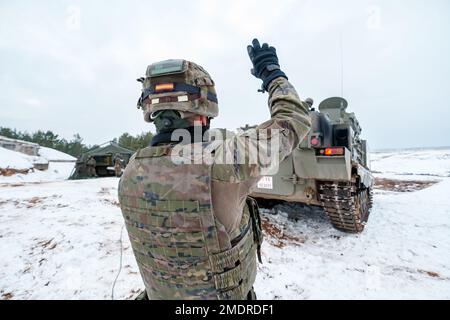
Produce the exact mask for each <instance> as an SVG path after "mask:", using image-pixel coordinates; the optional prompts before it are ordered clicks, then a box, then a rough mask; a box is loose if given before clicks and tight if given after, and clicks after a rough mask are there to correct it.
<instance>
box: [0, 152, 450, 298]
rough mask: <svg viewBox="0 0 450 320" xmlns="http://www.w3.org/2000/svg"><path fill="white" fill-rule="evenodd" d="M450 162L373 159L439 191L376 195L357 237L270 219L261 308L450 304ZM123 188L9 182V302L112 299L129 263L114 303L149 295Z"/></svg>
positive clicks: (2, 202) (398, 155)
mask: <svg viewBox="0 0 450 320" xmlns="http://www.w3.org/2000/svg"><path fill="white" fill-rule="evenodd" d="M449 155H450V149H441V150H420V151H401V152H384V153H375V154H373V155H372V161H373V163H372V165H373V169H374V170H376V171H377V172H378V173H377V176H378V177H379V178H387V179H391V180H392V179H393V178H395V179H402V180H407V179H408V180H411V179H414V180H422V179H426V180H433V182H434V181H436V183H434V184H433V183H430V184H429V185H431V186H429V187H428V188H425V189H422V190H417V191H414V192H396V191H390V189H389V188H387V189H386V188H381V187H380V189H377V190H375V195H374V208H373V210H372V213H371V217H370V219H369V223H368V225H367V227H366V230H365V231H364V232H363V233H362V234H359V235H349V234H345V233H342V232H340V231H337V230H334V229H333V228H332V227H331V226H330V224H329V223H328V221H327V219H326V216H325V215H324V214H323V213H322V212H321V211H320V210H317V211H316V210H315V211H314V212H311V211H305V212H302V213H300V214H299V215H298V217H299V220H298V221H297V222H294V221H292V220H289V219H288V218H287V214H288V213H289V212H299V210H300V209H299V207H298V206H295V205H288V204H285V205H282V206H280V207H278V208H277V209H278V211H280V212H281V213H280V214H278V215H271V214H270V213H271V212H270V211H268V210H264V214H263V219H264V226H265V229H266V231H268V235H267V236H266V238H265V242H264V244H263V248H262V251H263V264H261V265H259V272H258V276H257V280H256V283H255V289H256V292H257V295H258V297H259V298H260V299H314V298H316V299H317V298H318V299H322V298H323V299H347V298H348V299H366V298H368V299H378V298H383V299H397V298H398V299H405V298H413V299H419V298H424V299H431V298H437V299H450V198H449V197H448V195H449V194H450V177H449V174H450V156H449ZM391 180H390V181H391ZM117 182H118V180H117V178H103V179H96V180H82V181H57V182H50V183H40V184H32V183H24V184H23V185H18V186H11V185H6V184H3V185H2V184H1V183H2V182H1V181H0V221H1V222H0V297H2V298H4V299H10V298H12V299H111V293H112V292H111V291H112V286H113V282H114V279H115V277H116V276H117V274H118V272H119V265H120V256H121V252H122V253H123V261H122V270H121V272H120V274H119V277H118V279H117V283H116V285H115V290H114V298H116V299H127V298H130V297H132V296H133V295H134V294H135V293H136V292H137V291H138V290H139V289H141V288H142V281H141V279H140V276H139V273H138V269H137V266H136V263H135V261H134V257H133V254H132V250H131V248H130V244H129V241H128V237H127V234H126V231H125V230H123V229H122V226H123V219H122V215H121V213H120V209H119V208H118V206H117ZM392 185H393V186H394V189H393V190H395V186H397V184H396V183H393V184H392ZM427 186H428V185H427ZM122 230H123V233H122V237H121V231H122ZM120 239H122V244H121V241H120ZM121 248H122V249H121Z"/></svg>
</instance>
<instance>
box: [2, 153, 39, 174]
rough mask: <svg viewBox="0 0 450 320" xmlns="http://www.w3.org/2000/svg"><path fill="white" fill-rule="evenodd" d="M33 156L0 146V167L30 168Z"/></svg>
mask: <svg viewBox="0 0 450 320" xmlns="http://www.w3.org/2000/svg"><path fill="white" fill-rule="evenodd" d="M33 158H34V157H32V156H28V155H26V154H23V153H20V152H16V151H12V150H8V149H5V148H3V147H0V168H2V169H7V168H10V169H17V170H22V169H30V168H33Z"/></svg>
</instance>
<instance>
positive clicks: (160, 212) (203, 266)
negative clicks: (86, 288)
mask: <svg viewBox="0 0 450 320" xmlns="http://www.w3.org/2000/svg"><path fill="white" fill-rule="evenodd" d="M170 151H171V150H170V147H167V146H162V147H149V148H145V149H142V150H140V151H138V152H137V154H136V157H135V160H134V161H133V162H131V163H130V164H129V165H128V167H127V170H126V172H125V174H124V177H123V178H122V179H123V180H122V181H121V184H120V186H119V200H120V205H121V208H122V213H123V216H124V218H125V222H126V227H127V231H128V234H129V238H130V242H131V245H132V248H133V251H134V254H135V257H136V260H137V262H138V266H139V269H140V271H141V275H142V278H143V280H144V283H145V286H146V291H147V294H148V296H149V298H151V299H245V298H246V296H247V293H248V292H249V291H250V290H251V288H252V285H253V282H254V280H255V276H256V249H257V245H256V243H255V242H254V238H255V236H254V227H253V223H254V222H253V220H252V219H249V220H248V222H243V223H245V224H243V229H242V231H241V236H239V237H238V238H237V239H239V240H236V241H238V242H237V243H235V244H234V243H233V244H232V242H231V240H232V239H230V238H229V235H228V233H227V232H226V230H225V228H224V227H223V225H221V224H220V222H219V221H218V220H216V218H215V216H214V213H213V208H212V202H211V185H210V183H211V166H210V165H206V164H199V165H195V164H192V165H190V164H187V165H186V164H184V165H176V164H174V163H173V162H172V161H171V160H170ZM247 217H248V216H247Z"/></svg>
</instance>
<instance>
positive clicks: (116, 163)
mask: <svg viewBox="0 0 450 320" xmlns="http://www.w3.org/2000/svg"><path fill="white" fill-rule="evenodd" d="M122 163H123V160H122V158H121V157H120V155H117V156H116V158H115V159H114V171H115V173H116V177H120V176H121V175H122Z"/></svg>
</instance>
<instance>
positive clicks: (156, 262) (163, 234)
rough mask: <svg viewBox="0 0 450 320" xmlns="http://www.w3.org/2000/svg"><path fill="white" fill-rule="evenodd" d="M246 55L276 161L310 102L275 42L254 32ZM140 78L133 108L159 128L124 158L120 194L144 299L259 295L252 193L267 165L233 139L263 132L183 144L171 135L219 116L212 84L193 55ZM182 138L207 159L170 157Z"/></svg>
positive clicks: (302, 130)
mask: <svg viewBox="0 0 450 320" xmlns="http://www.w3.org/2000/svg"><path fill="white" fill-rule="evenodd" d="M248 54H249V56H250V60H251V62H252V64H253V69H252V74H253V75H254V76H255V77H257V78H259V79H261V80H262V91H268V92H269V109H270V113H271V120H269V121H267V122H265V123H263V124H261V125H259V126H258V127H257V128H256V130H261V131H263V130H265V132H266V133H267V134H266V136H265V139H267V138H268V139H269V140H270V139H272V134H274V133H275V132H276V131H277V130H278V131H280V132H281V134H279V135H278V137H279V138H280V139H281V141H280V150H279V151H278V152H277V153H276V154H275V155H276V157H277V159H278V160H280V161H281V160H283V159H284V158H285V157H287V156H288V155H289V154H290V153H291V152H292V150H293V149H294V148H295V147H297V146H298V145H299V143H300V142H301V141H302V139H303V138H304V137H305V135H306V134H307V132H308V131H309V129H310V119H309V116H308V111H307V106H306V105H305V104H304V103H303V102H302V101H301V100H300V98H299V97H298V95H297V93H296V91H295V89H294V87H293V86H292V85H291V84H290V83H289V82H288V78H287V76H286V75H285V73H284V72H283V71H281V69H280V66H279V63H278V57H277V54H276V51H275V48H273V47H269V46H268V45H267V44H263V45H262V46H261V45H260V44H259V42H258V40H256V39H255V40H253V45H251V46H248ZM140 81H141V82H142V83H143V87H144V90H143V92H142V95H141V98H140V99H139V102H138V106H140V107H141V108H142V109H143V111H144V119H145V120H146V121H147V122H153V123H154V124H155V126H156V131H157V134H156V135H155V136H154V138H153V140H152V142H151V144H150V146H149V147H147V148H144V149H140V150H138V151H137V152H136V153H135V154H134V155H133V157H132V158H131V159H130V162H129V164H128V165H127V167H126V169H125V171H124V173H123V175H122V178H121V180H120V182H119V191H118V193H119V201H120V206H121V209H122V213H123V216H124V219H125V223H126V227H127V231H128V235H129V238H130V241H131V244H132V247H133V251H134V255H135V257H136V260H137V262H138V266H139V269H140V273H141V276H142V279H143V281H144V284H145V289H146V294H147V296H148V298H150V299H234V300H240V299H255V298H256V296H255V293H254V291H253V283H254V281H255V276H256V267H257V257H258V258H259V260H260V255H259V249H260V246H261V242H262V233H261V222H260V219H259V214H258V210H257V205H256V203H255V201H254V200H253V199H251V198H249V197H248V195H249V194H250V193H251V190H252V189H253V188H254V187H255V186H256V184H257V183H258V181H259V179H260V177H261V174H262V172H263V166H262V165H259V164H255V163H250V162H248V163H247V161H238V159H241V160H242V159H244V160H246V159H248V158H249V155H248V154H246V152H245V151H242V149H241V148H234V149H233V148H232V146H235V145H245V143H247V142H249V141H250V139H256V141H257V142H258V143H259V142H260V141H259V139H260V136H259V135H258V134H256V135H253V136H251V135H249V134H248V133H246V132H244V133H241V134H238V135H236V136H234V137H232V138H230V139H227V140H223V141H219V143H216V144H215V145H214V148H213V149H211V150H210V149H207V148H209V147H210V144H207V143H205V142H204V141H202V140H201V137H200V140H199V138H198V137H196V136H195V135H194V137H191V138H190V139H192V140H189V141H185V140H183V141H182V142H180V141H179V139H177V138H175V137H174V133H175V132H176V131H177V129H178V130H179V129H180V128H182V129H185V130H186V131H187V132H194V131H195V130H200V131H201V132H202V133H203V132H206V131H207V130H208V129H209V124H210V120H211V119H212V118H214V117H216V116H217V115H218V105H217V97H216V92H215V88H214V82H213V80H212V79H211V77H210V75H209V74H208V73H207V72H206V71H205V70H204V69H203V68H202V67H201V66H199V65H197V64H195V63H193V62H190V61H185V60H166V61H162V62H158V63H154V64H152V65H150V66H149V67H148V69H147V72H146V78H145V79H142V78H141V79H140ZM252 137H253V138H252ZM255 137H256V138H255ZM261 139H262V138H261ZM180 145H182V146H185V147H191V146H192V147H193V149H195V147H200V150H201V151H203V152H204V154H207V155H209V156H210V157H211V159H212V161H210V162H206V161H205V162H200V163H198V162H195V163H192V162H184V163H183V162H182V163H178V162H175V161H174V158H173V156H174V153H175V149H176V148H177V147H179V146H180ZM225 149H230V150H231V152H233V154H232V155H233V156H232V157H231V159H232V162H231V163H230V162H225V163H224V162H223V161H221V160H223V159H221V158H220V156H221V155H223V154H225V153H226V151H227V150H225ZM269 166H270V165H269Z"/></svg>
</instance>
